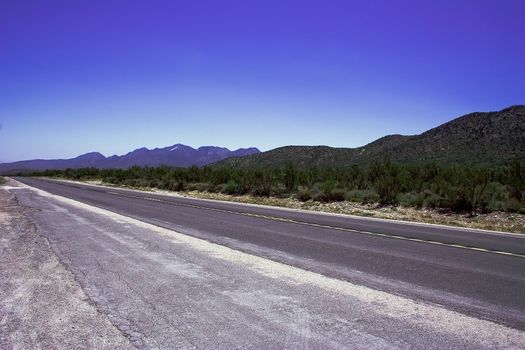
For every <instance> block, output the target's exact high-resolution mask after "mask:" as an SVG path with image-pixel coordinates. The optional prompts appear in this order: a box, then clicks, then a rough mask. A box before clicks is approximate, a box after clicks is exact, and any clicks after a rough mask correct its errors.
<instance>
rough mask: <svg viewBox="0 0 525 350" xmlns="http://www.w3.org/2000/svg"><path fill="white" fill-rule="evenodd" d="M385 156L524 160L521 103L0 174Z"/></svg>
mask: <svg viewBox="0 0 525 350" xmlns="http://www.w3.org/2000/svg"><path fill="white" fill-rule="evenodd" d="M385 157H388V158H390V159H391V160H392V161H396V162H401V163H422V162H429V161H435V162H438V163H441V164H469V165H494V164H504V163H508V162H509V161H511V160H513V159H525V105H516V106H511V107H508V108H505V109H503V110H501V111H497V112H475V113H470V114H467V115H464V116H461V117H459V118H456V119H453V120H451V121H449V122H447V123H445V124H442V125H439V126H437V127H435V128H433V129H430V130H428V131H425V132H423V133H422V134H419V135H411V136H405V135H388V136H385V137H382V138H380V139H377V140H375V141H373V142H371V143H369V144H367V145H365V146H362V147H357V148H334V147H328V146H285V147H280V148H276V149H273V150H270V151H267V152H260V151H259V150H258V149H257V148H253V147H252V148H240V149H238V150H235V151H230V150H229V149H227V148H221V147H214V146H205V147H199V148H197V149H194V148H192V147H189V146H186V145H182V144H176V145H173V146H169V147H164V148H155V149H152V150H150V149H147V148H139V149H136V150H134V151H132V152H129V153H127V154H125V155H122V156H117V155H114V156H111V157H104V156H103V155H102V154H100V153H98V152H92V153H87V154H83V155H81V156H78V157H76V158H72V159H54V160H43V159H36V160H26V161H20V162H14V163H2V164H0V173H1V174H8V173H17V172H28V171H34V170H44V169H65V168H84V167H96V168H128V167H130V166H133V165H138V166H158V165H167V166H173V167H189V166H193V165H195V166H204V165H208V164H218V165H227V166H233V167H236V168H248V167H254V166H258V167H280V166H283V165H284V164H286V163H288V162H293V163H295V164H297V165H298V166H312V165H315V166H351V165H363V164H368V163H369V162H371V161H373V160H380V159H383V158H385Z"/></svg>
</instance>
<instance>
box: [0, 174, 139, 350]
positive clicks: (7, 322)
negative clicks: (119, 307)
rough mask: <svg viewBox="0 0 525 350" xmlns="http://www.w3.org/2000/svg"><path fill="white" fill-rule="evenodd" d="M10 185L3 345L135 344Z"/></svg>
mask: <svg viewBox="0 0 525 350" xmlns="http://www.w3.org/2000/svg"><path fill="white" fill-rule="evenodd" d="M7 186H16V184H15V182H14V181H13V180H8V183H7ZM7 188H8V187H6V186H0V266H1V267H2V268H1V269H0V348H1V349H131V348H132V346H131V344H130V342H129V341H128V339H127V338H126V337H124V336H123V335H122V333H121V332H120V331H119V330H118V329H117V328H116V327H114V326H113V325H112V324H111V323H110V321H109V320H108V319H107V317H106V316H105V315H104V314H101V313H99V312H98V311H97V310H96V308H95V307H94V306H93V305H91V304H90V302H89V300H88V298H87V297H86V295H85V294H84V292H83V290H82V289H81V288H80V286H79V284H78V283H77V282H76V281H75V279H74V276H73V274H71V273H70V272H69V271H68V270H67V269H66V268H65V267H64V265H62V263H61V262H60V261H59V259H58V258H57V256H56V255H55V254H54V252H53V250H52V248H51V246H50V244H49V242H48V240H47V239H46V238H45V237H43V236H42V235H40V234H39V233H38V230H37V228H36V227H35V226H34V225H33V223H32V222H31V221H30V220H29V219H28V218H27V216H26V212H25V211H26V210H32V209H30V208H23V207H21V206H20V205H19V204H18V202H17V201H16V198H15V196H14V195H13V194H12V193H10V192H8V191H7V190H6V189H7Z"/></svg>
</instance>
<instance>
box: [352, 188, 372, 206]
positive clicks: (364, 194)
mask: <svg viewBox="0 0 525 350" xmlns="http://www.w3.org/2000/svg"><path fill="white" fill-rule="evenodd" d="M345 198H346V200H349V201H352V202H359V203H363V204H367V203H377V202H379V195H378V194H377V192H375V191H374V190H353V191H349V192H347V193H346V196H345Z"/></svg>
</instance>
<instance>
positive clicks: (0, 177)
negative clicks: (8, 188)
mask: <svg viewBox="0 0 525 350" xmlns="http://www.w3.org/2000/svg"><path fill="white" fill-rule="evenodd" d="M3 184H5V179H4V178H3V177H2V176H0V185H3Z"/></svg>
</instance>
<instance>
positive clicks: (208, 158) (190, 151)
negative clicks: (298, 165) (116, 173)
mask: <svg viewBox="0 0 525 350" xmlns="http://www.w3.org/2000/svg"><path fill="white" fill-rule="evenodd" d="M259 152H260V151H259V150H258V149H257V148H254V147H252V148H239V149H237V150H235V151H230V150H229V149H227V148H223V147H214V146H203V147H199V148H197V149H195V148H192V147H190V146H186V145H183V144H180V143H179V144H176V145H173V146H169V147H164V148H155V149H151V150H150V149H147V148H144V147H143V148H139V149H136V150H134V151H132V152H129V153H127V154H125V155H122V156H117V155H114V156H111V157H105V156H104V155H102V154H100V153H98V152H91V153H86V154H83V155H80V156H78V157H76V158H71V159H34V160H24V161H19V162H13V163H2V164H0V173H2V174H8V173H17V172H28V171H38V170H45V169H66V168H88V167H95V168H106V169H107V168H129V167H131V166H133V165H138V166H159V165H167V166H173V167H189V166H193V165H195V166H203V165H208V164H211V163H216V162H218V161H221V160H223V159H226V158H229V157H240V156H247V155H251V154H255V153H259Z"/></svg>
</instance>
